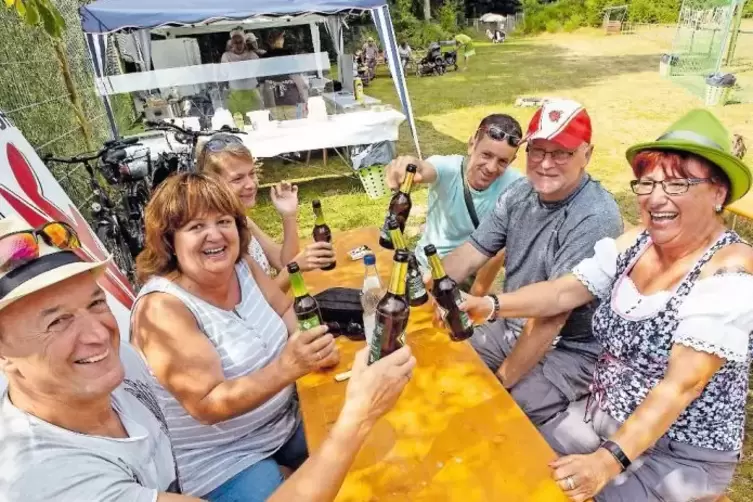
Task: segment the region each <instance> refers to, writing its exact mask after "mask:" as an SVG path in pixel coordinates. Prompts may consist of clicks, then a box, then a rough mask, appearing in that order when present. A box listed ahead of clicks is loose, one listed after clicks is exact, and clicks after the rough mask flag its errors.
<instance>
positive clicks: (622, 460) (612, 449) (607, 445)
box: [601, 439, 631, 472]
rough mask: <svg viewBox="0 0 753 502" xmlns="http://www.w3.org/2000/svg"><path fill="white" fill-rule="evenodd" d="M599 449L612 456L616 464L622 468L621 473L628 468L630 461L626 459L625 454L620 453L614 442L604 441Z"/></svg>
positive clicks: (618, 446)
mask: <svg viewBox="0 0 753 502" xmlns="http://www.w3.org/2000/svg"><path fill="white" fill-rule="evenodd" d="M601 448H604V449H605V450H607V451H608V452H609V453H611V454H612V456H613V457H614V459H615V460H617V463H619V464H620V466H621V467H622V471H623V472H625V470H626V469H627V468H628V467H630V463H631V462H630V459H629V458H628V457H627V455H625V452H624V451H622V448H620V445H618V444H617V443H615V442H614V441H610V440H609V439H607V440H605V441H604V442H603V443H601Z"/></svg>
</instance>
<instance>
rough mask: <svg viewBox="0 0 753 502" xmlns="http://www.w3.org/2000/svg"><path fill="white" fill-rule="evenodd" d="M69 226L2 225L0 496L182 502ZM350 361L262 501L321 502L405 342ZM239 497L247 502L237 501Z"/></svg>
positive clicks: (141, 382)
mask: <svg viewBox="0 0 753 502" xmlns="http://www.w3.org/2000/svg"><path fill="white" fill-rule="evenodd" d="M77 246H78V239H77V237H76V235H75V233H74V232H73V230H72V229H70V228H69V227H67V226H66V225H65V224H63V223H57V222H50V223H48V224H47V225H45V226H43V227H41V228H37V229H34V228H32V227H31V226H29V225H28V224H27V223H26V222H24V221H23V220H21V219H20V218H18V217H16V216H11V217H8V218H5V219H3V220H0V262H2V272H1V274H2V275H1V276H0V287H1V288H2V293H1V295H2V296H0V367H2V370H3V372H4V374H5V376H6V377H7V379H8V388H7V390H5V391H3V393H2V395H1V396H0V444H2V448H0V493H1V494H2V500H3V501H4V502H49V501H97V502H122V501H129V502H154V501H157V502H183V501H185V502H188V501H190V500H198V499H196V498H193V497H189V496H183V495H180V494H179V493H180V491H181V490H180V486H179V483H178V478H177V470H176V464H175V459H174V457H173V454H172V447H171V444H170V438H169V435H168V431H167V424H166V421H165V417H164V415H163V413H162V411H161V409H160V407H159V403H158V398H157V396H156V394H155V393H154V391H153V389H152V385H151V378H150V376H149V372H148V370H147V368H146V366H145V365H144V363H143V361H142V359H141V357H140V356H139V355H138V354H137V353H136V351H135V350H134V349H133V347H131V346H129V345H128V344H126V343H122V342H121V340H120V335H119V333H118V327H117V323H116V321H115V317H114V316H113V314H112V312H111V311H110V308H109V307H108V305H107V301H106V297H105V293H104V291H102V289H101V288H100V287H99V286H98V285H97V277H98V276H99V275H100V274H102V273H103V271H104V269H105V267H106V266H107V262H84V261H82V260H81V259H80V258H79V257H78V255H76V254H75V253H73V252H71V251H70V250H71V249H73V248H75V247H77ZM366 357H367V354H366V351H365V350H363V351H361V353H359V354H358V355H357V357H356V360H355V362H354V364H353V370H352V373H351V377H350V382H349V383H348V389H347V391H346V394H345V404H344V406H343V409H342V411H341V413H340V415H339V417H338V419H337V421H336V422H335V424H334V425H333V427H332V429H331V430H330V433H329V436H328V437H327V439H325V440H324V442H323V443H322V445H321V447H320V448H319V449H318V450H317V452H315V453H314V454H313V455H312V456H311V458H310V459H308V460H307V461H306V462H305V463H304V464H303V465H302V466H301V467H300V468H299V469H298V471H296V472H295V473H294V474H293V475H292V477H291V478H290V479H288V480H287V481H286V482H285V483H284V484H282V485H281V486H280V487H279V488H278V489H277V490H276V491H275V492H274V493H273V494H272V495H271V496H270V497H269V499H268V500H269V501H270V502H288V501H291V500H295V501H300V502H330V501H332V500H333V499H334V497H335V495H336V493H337V491H338V489H339V487H340V485H341V484H342V481H343V479H344V477H345V474H346V473H347V471H348V469H349V468H350V465H351V463H352V462H353V459H354V457H355V455H356V453H357V452H358V450H359V448H360V447H361V445H362V444H363V442H364V440H365V438H366V436H367V435H368V434H369V432H370V430H371V429H372V428H373V426H374V423H375V422H376V420H377V419H378V418H379V417H380V416H381V415H383V414H384V413H385V412H387V411H388V410H389V409H390V408H392V406H393V405H394V403H395V401H396V400H397V398H398V397H399V396H400V393H401V392H402V390H403V388H404V387H405V384H406V383H407V382H408V380H409V378H410V375H411V371H412V368H413V366H414V365H415V359H414V358H413V357H412V356H411V354H410V349H409V348H408V347H404V348H402V349H400V351H398V352H396V353H394V354H391V355H390V356H388V357H386V358H384V359H381V360H379V361H377V362H376V363H375V364H373V365H371V366H367V365H366ZM244 500H246V499H244Z"/></svg>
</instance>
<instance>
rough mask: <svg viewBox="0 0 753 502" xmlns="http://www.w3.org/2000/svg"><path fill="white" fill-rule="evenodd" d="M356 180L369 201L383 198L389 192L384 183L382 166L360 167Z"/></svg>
mask: <svg viewBox="0 0 753 502" xmlns="http://www.w3.org/2000/svg"><path fill="white" fill-rule="evenodd" d="M358 178H359V179H360V180H361V184H362V185H363V189H364V190H366V194H367V195H368V196H369V198H370V199H378V198H379V197H384V196H385V195H387V194H388V193H389V192H390V191H389V189H388V188H387V185H386V184H385V182H384V166H369V167H362V168H361V169H359V170H358Z"/></svg>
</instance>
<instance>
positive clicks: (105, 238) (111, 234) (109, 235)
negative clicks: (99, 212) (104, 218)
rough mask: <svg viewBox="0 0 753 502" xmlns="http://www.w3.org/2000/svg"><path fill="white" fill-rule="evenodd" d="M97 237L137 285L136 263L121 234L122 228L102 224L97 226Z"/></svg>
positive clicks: (129, 278) (130, 279)
mask: <svg viewBox="0 0 753 502" xmlns="http://www.w3.org/2000/svg"><path fill="white" fill-rule="evenodd" d="M96 233H97V238H98V239H99V240H100V241H101V242H102V244H104V246H105V248H106V249H107V251H108V252H109V253H110V255H112V260H113V262H115V265H116V266H117V267H118V268H119V269H120V271H121V272H123V274H124V275H125V276H126V277H127V278H128V280H129V281H130V282H131V285H132V286H134V287H135V285H136V281H135V278H136V264H135V262H134V260H133V256H131V252H130V250H129V249H128V244H127V243H126V242H124V240H123V238H122V236H121V235H120V229H117V228H113V226H112V224H101V225H98V226H97V230H96Z"/></svg>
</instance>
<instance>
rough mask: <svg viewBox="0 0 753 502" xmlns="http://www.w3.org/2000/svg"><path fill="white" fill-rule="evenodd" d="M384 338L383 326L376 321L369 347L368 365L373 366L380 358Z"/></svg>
mask: <svg viewBox="0 0 753 502" xmlns="http://www.w3.org/2000/svg"><path fill="white" fill-rule="evenodd" d="M383 336H384V324H383V323H381V322H379V321H377V323H376V324H375V325H374V334H373V335H372V336H371V346H370V347H369V364H374V363H375V362H377V361H378V360H379V358H380V357H381V356H382V337H383Z"/></svg>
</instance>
